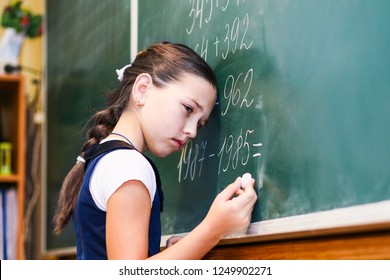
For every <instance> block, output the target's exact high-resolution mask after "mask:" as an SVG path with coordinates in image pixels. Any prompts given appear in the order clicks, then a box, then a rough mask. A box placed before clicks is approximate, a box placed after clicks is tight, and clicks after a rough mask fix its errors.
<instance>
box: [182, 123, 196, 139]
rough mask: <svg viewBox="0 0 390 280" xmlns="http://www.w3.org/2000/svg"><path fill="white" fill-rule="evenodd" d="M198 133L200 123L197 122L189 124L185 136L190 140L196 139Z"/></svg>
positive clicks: (185, 129)
mask: <svg viewBox="0 0 390 280" xmlns="http://www.w3.org/2000/svg"><path fill="white" fill-rule="evenodd" d="M197 132H198V123H197V122H195V121H189V122H187V125H186V127H185V128H184V134H185V135H186V136H187V137H188V138H195V137H196V134H197Z"/></svg>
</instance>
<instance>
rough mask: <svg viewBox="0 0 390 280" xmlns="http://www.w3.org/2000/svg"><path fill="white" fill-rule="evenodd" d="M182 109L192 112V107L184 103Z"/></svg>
mask: <svg viewBox="0 0 390 280" xmlns="http://www.w3.org/2000/svg"><path fill="white" fill-rule="evenodd" d="M184 109H185V110H186V112H187V113H189V114H191V113H192V112H193V109H192V107H190V106H188V105H184Z"/></svg>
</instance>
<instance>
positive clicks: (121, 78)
mask: <svg viewBox="0 0 390 280" xmlns="http://www.w3.org/2000/svg"><path fill="white" fill-rule="evenodd" d="M127 67H131V64H127V65H125V66H123V67H122V68H121V69H116V74H117V75H118V80H119V81H121V82H122V80H123V73H124V72H125V70H126V68H127Z"/></svg>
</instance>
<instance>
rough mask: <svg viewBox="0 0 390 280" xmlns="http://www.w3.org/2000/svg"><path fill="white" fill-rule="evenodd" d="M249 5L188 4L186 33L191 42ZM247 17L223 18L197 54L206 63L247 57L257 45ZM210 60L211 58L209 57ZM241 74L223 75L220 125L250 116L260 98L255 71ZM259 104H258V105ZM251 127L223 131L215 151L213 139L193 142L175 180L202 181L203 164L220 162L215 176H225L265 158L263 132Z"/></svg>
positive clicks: (183, 155) (195, 1)
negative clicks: (229, 13)
mask: <svg viewBox="0 0 390 280" xmlns="http://www.w3.org/2000/svg"><path fill="white" fill-rule="evenodd" d="M244 5H245V1H242V0H241V1H240V0H237V1H212V0H211V1H202V0H193V1H191V0H190V1H189V2H188V7H189V11H188V17H189V19H190V21H189V22H190V24H189V26H187V27H185V31H186V34H187V36H193V35H194V34H195V32H201V30H202V28H203V29H208V28H210V26H211V24H212V21H213V19H214V17H217V16H220V15H221V13H222V14H223V13H225V12H227V11H228V9H229V8H231V9H237V7H239V6H244ZM249 21H250V18H249V15H248V13H244V14H243V15H238V16H235V17H225V21H224V22H223V23H222V25H221V28H219V30H216V32H215V33H213V35H209V36H208V35H207V34H204V35H202V36H200V37H197V38H200V39H199V40H201V42H198V43H196V44H195V47H194V49H195V51H198V52H199V53H200V55H201V56H202V57H203V58H204V59H205V60H206V61H207V60H208V58H210V57H211V56H215V58H219V59H222V60H226V59H227V58H228V57H229V56H230V55H233V54H235V53H236V52H237V50H240V51H241V52H245V51H246V50H249V49H250V48H251V47H252V45H253V43H254V42H253V40H252V39H251V38H249V37H248V36H247V32H248V28H249V26H250V22H249ZM209 56H210V57H209ZM247 67H248V69H245V67H244V68H241V69H242V70H241V71H240V72H239V73H227V74H226V75H220V76H219V78H220V79H222V80H223V81H224V83H223V88H221V89H220V100H221V102H220V105H221V107H220V112H219V114H220V119H221V122H227V121H229V118H232V116H231V113H236V114H237V112H239V114H241V115H243V114H248V112H249V111H248V110H249V109H250V108H251V107H252V106H255V103H254V102H255V101H256V100H255V99H256V98H259V97H258V96H256V94H255V93H254V90H253V89H252V82H253V79H254V72H255V70H254V69H253V68H252V67H250V66H247ZM256 103H259V102H256ZM246 126H250V125H249V124H246V123H243V124H240V125H239V126H238V127H235V129H234V131H230V130H223V131H221V132H220V133H221V135H219V136H220V140H219V143H218V144H217V145H209V144H210V141H213V140H209V139H202V140H201V141H200V142H195V141H191V142H189V143H188V145H187V146H186V147H185V148H184V149H183V150H182V152H181V156H180V160H179V162H178V164H177V171H178V174H177V180H178V182H182V181H183V180H191V181H194V180H196V179H197V178H199V177H201V176H202V173H203V172H204V166H205V163H206V162H208V161H214V162H216V166H217V169H216V171H217V173H218V175H221V174H223V173H225V172H229V171H234V170H236V169H239V168H242V167H245V166H247V165H248V163H249V162H250V160H251V159H253V158H257V157H261V155H262V148H263V143H262V141H261V140H260V139H258V135H259V134H260V132H259V131H257V130H256V128H254V127H246Z"/></svg>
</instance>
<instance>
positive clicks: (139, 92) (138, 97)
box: [132, 73, 153, 106]
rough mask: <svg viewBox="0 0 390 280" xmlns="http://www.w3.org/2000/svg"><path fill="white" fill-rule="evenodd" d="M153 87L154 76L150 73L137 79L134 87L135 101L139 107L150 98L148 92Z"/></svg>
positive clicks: (143, 74)
mask: <svg viewBox="0 0 390 280" xmlns="http://www.w3.org/2000/svg"><path fill="white" fill-rule="evenodd" d="M152 85H153V79H152V76H150V75H149V74H148V73H142V74H140V75H138V77H137V78H136V79H135V82H134V85H133V91H132V95H133V100H134V103H135V104H136V105H137V106H142V105H144V104H145V101H146V99H147V97H148V90H149V89H150V87H151V86H152Z"/></svg>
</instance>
